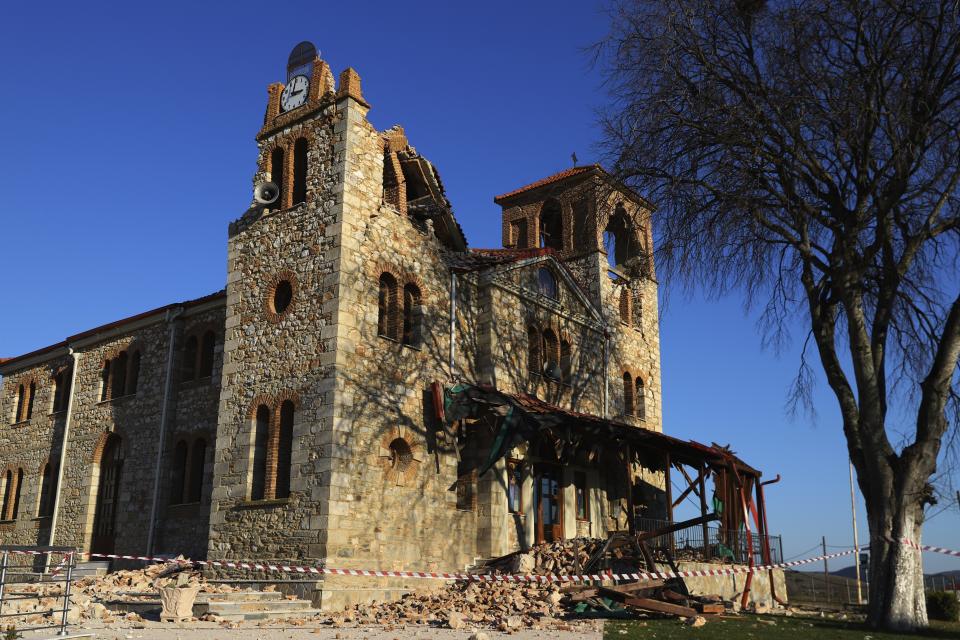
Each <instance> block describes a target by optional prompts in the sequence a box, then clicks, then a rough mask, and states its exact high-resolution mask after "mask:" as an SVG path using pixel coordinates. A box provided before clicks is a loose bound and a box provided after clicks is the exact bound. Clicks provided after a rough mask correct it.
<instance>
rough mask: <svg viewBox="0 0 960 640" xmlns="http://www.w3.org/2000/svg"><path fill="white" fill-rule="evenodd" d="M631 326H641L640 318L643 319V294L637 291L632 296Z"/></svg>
mask: <svg viewBox="0 0 960 640" xmlns="http://www.w3.org/2000/svg"><path fill="white" fill-rule="evenodd" d="M631 306H632V307H633V326H635V327H642V326H643V325H642V324H641V320H643V296H642V294H641V293H640V292H639V291H637V293H636V294H635V295H634V296H633V303H632V305H631Z"/></svg>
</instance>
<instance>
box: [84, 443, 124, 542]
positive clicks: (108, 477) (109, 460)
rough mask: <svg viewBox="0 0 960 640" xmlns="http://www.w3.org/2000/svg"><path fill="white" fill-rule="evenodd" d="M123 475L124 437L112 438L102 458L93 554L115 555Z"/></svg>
mask: <svg viewBox="0 0 960 640" xmlns="http://www.w3.org/2000/svg"><path fill="white" fill-rule="evenodd" d="M122 471H123V449H122V447H121V446H120V436H118V435H116V434H111V435H110V436H109V437H108V438H107V442H106V444H104V446H103V454H102V455H101V456H100V476H99V477H100V481H99V483H98V485H97V506H96V511H95V515H94V519H93V538H92V539H91V541H90V551H91V552H93V553H113V549H114V544H115V541H116V540H115V538H116V535H115V534H116V525H117V503H118V501H119V498H120V476H121V475H122Z"/></svg>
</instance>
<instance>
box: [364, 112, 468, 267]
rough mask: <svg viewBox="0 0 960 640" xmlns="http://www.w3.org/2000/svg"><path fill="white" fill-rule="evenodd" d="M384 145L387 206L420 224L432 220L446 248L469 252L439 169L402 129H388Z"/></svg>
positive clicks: (396, 127)
mask: <svg viewBox="0 0 960 640" xmlns="http://www.w3.org/2000/svg"><path fill="white" fill-rule="evenodd" d="M383 141H384V145H383V197H384V201H385V203H386V204H387V205H389V206H392V207H394V208H395V209H396V210H397V211H399V212H400V213H402V214H404V215H408V216H410V217H411V218H413V219H414V220H416V221H418V222H422V223H423V222H426V221H428V220H429V221H430V222H432V224H433V233H434V235H436V236H437V238H438V239H439V240H440V242H442V243H443V244H444V246H446V247H447V248H448V249H451V250H453V251H466V249H467V238H466V236H465V235H464V233H463V229H461V228H460V224H459V223H458V222H457V219H456V218H455V217H454V215H453V207H452V206H451V205H450V200H448V199H447V195H446V191H445V190H444V188H443V182H442V181H441V180H440V174H439V173H438V172H437V169H436V167H434V166H433V164H432V163H431V162H430V161H429V160H427V159H426V158H424V157H423V156H422V155H420V154H419V153H418V152H417V150H416V149H414V148H413V147H412V146H410V143H409V141H408V140H407V136H406V134H405V133H404V131H403V128H402V127H400V126H395V127H392V128H390V129H387V130H386V131H385V132H384V133H383Z"/></svg>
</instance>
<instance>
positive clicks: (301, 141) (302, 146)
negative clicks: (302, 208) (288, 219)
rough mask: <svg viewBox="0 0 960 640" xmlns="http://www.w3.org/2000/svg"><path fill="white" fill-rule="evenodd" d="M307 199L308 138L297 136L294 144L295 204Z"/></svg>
mask: <svg viewBox="0 0 960 640" xmlns="http://www.w3.org/2000/svg"><path fill="white" fill-rule="evenodd" d="M306 201H307V140H306V138H297V141H296V142H295V143H294V144H293V204H294V205H297V204H300V203H301V202H306Z"/></svg>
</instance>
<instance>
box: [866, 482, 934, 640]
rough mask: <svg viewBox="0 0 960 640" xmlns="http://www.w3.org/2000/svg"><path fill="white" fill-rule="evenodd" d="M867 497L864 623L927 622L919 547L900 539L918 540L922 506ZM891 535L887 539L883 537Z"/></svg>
mask: <svg viewBox="0 0 960 640" xmlns="http://www.w3.org/2000/svg"><path fill="white" fill-rule="evenodd" d="M870 502H874V501H868V504H867V512H868V518H869V521H870V572H869V576H868V578H869V580H870V589H869V594H870V602H869V604H868V608H867V624H868V625H869V626H871V627H873V628H874V629H884V630H889V631H915V630H917V629H920V628H923V627H926V626H927V603H926V594H925V591H924V587H923V558H922V554H921V553H920V551H918V550H917V549H914V548H913V547H908V546H907V545H905V544H902V543H901V542H900V539H902V538H909V539H910V540H913V541H914V542H916V543H918V544H919V542H920V533H921V528H922V518H923V510H922V507H921V506H919V505H910V504H907V505H904V504H898V503H899V500H894V501H890V500H889V498H887V499H885V500H877V501H875V502H874V503H873V504H872V505H871V504H870ZM887 537H889V538H892V539H893V540H887V539H885V538H887Z"/></svg>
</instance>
